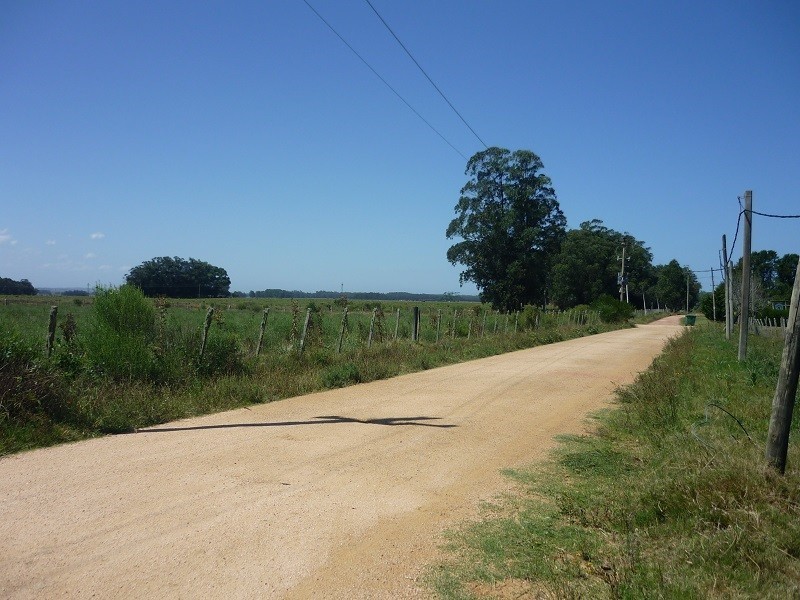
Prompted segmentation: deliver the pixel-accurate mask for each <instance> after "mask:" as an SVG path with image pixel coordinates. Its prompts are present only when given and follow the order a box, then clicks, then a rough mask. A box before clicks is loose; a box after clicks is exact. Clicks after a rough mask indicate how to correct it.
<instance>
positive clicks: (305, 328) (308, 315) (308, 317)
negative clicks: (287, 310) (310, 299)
mask: <svg viewBox="0 0 800 600" xmlns="http://www.w3.org/2000/svg"><path fill="white" fill-rule="evenodd" d="M310 321H311V307H310V306H309V307H308V308H307V309H306V321H305V323H303V335H301V336H300V352H303V350H305V349H306V334H307V333H308V323H309V322H310Z"/></svg>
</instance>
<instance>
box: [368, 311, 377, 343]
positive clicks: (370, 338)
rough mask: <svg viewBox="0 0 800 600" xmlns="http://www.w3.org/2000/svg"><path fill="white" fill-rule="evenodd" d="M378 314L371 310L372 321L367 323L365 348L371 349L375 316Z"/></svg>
mask: <svg viewBox="0 0 800 600" xmlns="http://www.w3.org/2000/svg"><path fill="white" fill-rule="evenodd" d="M377 314H378V309H377V308H373V309H372V319H370V322H369V337H368V338H367V348H372V335H373V333H374V332H375V316H376V315H377Z"/></svg>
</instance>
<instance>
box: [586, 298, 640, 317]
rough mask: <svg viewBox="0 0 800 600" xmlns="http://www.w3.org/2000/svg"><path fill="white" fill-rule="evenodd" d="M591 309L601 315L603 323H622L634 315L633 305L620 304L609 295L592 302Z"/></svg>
mask: <svg viewBox="0 0 800 600" xmlns="http://www.w3.org/2000/svg"><path fill="white" fill-rule="evenodd" d="M591 308H592V310H596V311H598V312H599V313H600V320H601V321H603V323H622V322H623V321H627V320H628V319H630V318H631V317H633V313H634V309H633V306H632V305H630V304H628V303H627V302H620V301H619V300H617V299H616V298H612V297H611V296H609V295H607V294H606V295H603V296H600V297H599V298H598V299H597V300H595V301H594V302H592V305H591Z"/></svg>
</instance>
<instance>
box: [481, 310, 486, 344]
mask: <svg viewBox="0 0 800 600" xmlns="http://www.w3.org/2000/svg"><path fill="white" fill-rule="evenodd" d="M486 314H487V311H486V309H484V310H483V324H482V325H481V337H486Z"/></svg>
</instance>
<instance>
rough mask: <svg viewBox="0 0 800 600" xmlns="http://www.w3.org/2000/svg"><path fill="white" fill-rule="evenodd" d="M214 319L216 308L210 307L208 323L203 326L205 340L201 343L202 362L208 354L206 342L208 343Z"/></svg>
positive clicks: (207, 316)
mask: <svg viewBox="0 0 800 600" xmlns="http://www.w3.org/2000/svg"><path fill="white" fill-rule="evenodd" d="M213 318H214V307H213V306H209V307H208V310H207V311H206V322H205V323H204V324H203V340H202V342H201V343H200V360H203V355H204V354H205V353H206V342H207V341H208V330H209V329H211V319H213Z"/></svg>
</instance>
